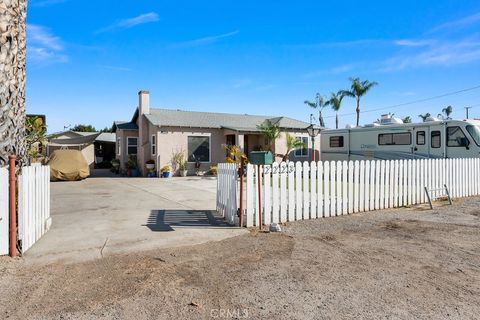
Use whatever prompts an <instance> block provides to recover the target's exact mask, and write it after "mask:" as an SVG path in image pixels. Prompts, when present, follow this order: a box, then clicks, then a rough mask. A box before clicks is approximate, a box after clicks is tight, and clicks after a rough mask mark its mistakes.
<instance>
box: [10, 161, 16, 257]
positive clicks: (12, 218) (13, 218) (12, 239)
mask: <svg viewBox="0 0 480 320" xmlns="http://www.w3.org/2000/svg"><path fill="white" fill-rule="evenodd" d="M16 160H17V157H16V156H14V155H13V156H9V157H8V161H9V168H8V170H9V183H10V188H9V194H10V247H9V248H10V249H9V254H10V257H15V256H16V255H17V201H16V191H17V187H16V177H15V161H16Z"/></svg>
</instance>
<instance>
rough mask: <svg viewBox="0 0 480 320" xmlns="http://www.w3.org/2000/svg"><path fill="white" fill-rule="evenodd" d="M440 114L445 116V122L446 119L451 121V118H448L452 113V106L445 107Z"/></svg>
mask: <svg viewBox="0 0 480 320" xmlns="http://www.w3.org/2000/svg"><path fill="white" fill-rule="evenodd" d="M442 112H443V113H444V114H445V116H446V117H447V120H448V119H451V118H450V115H451V114H452V112H453V108H452V106H448V107H445V108H443V109H442Z"/></svg>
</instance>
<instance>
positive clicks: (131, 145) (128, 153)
mask: <svg viewBox="0 0 480 320" xmlns="http://www.w3.org/2000/svg"><path fill="white" fill-rule="evenodd" d="M128 139H136V140H137V145H133V144H128ZM128 147H137V153H130V152H128ZM137 154H138V137H131V136H130V137H127V155H135V156H136V155H137Z"/></svg>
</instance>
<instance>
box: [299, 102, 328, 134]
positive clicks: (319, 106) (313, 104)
mask: <svg viewBox="0 0 480 320" xmlns="http://www.w3.org/2000/svg"><path fill="white" fill-rule="evenodd" d="M303 103H305V104H306V105H307V106H309V107H311V108H313V109H318V122H319V123H320V127H322V128H323V127H325V122H324V121H323V114H322V110H323V108H325V99H324V98H323V96H322V95H321V94H320V93H317V94H316V95H315V102H312V101H309V100H305V101H304V102H303Z"/></svg>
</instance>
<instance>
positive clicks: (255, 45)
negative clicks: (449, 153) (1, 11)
mask: <svg viewBox="0 0 480 320" xmlns="http://www.w3.org/2000/svg"><path fill="white" fill-rule="evenodd" d="M460 3H461V4H460ZM27 23H28V27H27V38H28V40H27V46H28V49H27V93H26V94H27V112H28V113H40V114H46V115H47V121H48V124H49V131H50V132H54V131H58V130H62V129H63V126H64V125H74V124H77V123H86V124H93V125H94V126H95V127H97V128H103V127H105V126H110V125H111V123H112V122H113V120H129V119H130V118H131V116H132V114H133V111H134V108H135V107H136V105H137V92H138V91H139V90H143V89H144V90H149V91H150V93H151V104H152V106H153V107H162V108H180V109H184V110H197V111H213V112H232V113H249V114H269V115H270V114H271V115H285V116H290V117H293V118H297V119H301V120H304V121H309V116H310V113H312V111H313V110H312V109H310V108H309V107H307V106H305V105H304V103H303V101H304V100H305V99H313V98H314V96H315V93H316V92H320V93H321V94H324V95H329V94H330V92H332V91H337V90H339V89H346V88H348V86H349V83H348V78H349V77H351V76H355V77H357V76H358V77H360V78H362V79H368V80H372V81H377V82H378V83H379V86H378V87H375V88H374V89H372V91H371V92H370V93H369V94H368V95H367V96H366V97H365V98H364V99H363V101H362V111H365V112H363V113H362V116H361V123H368V122H372V121H373V120H375V119H376V118H378V117H379V115H380V114H381V113H383V112H386V113H388V112H393V113H395V115H396V116H401V117H403V116H408V115H410V116H412V117H413V118H414V119H415V120H417V119H418V117H417V115H418V114H419V113H424V112H430V113H432V114H435V115H436V114H437V113H439V112H440V111H441V109H442V108H443V107H444V106H446V105H449V104H451V105H452V106H453V107H454V114H453V115H454V117H455V118H463V117H464V115H465V110H464V107H466V106H473V108H472V109H471V110H470V111H471V115H472V116H476V117H480V89H475V90H470V91H467V92H463V93H461V94H456V95H450V96H446V97H443V98H439V99H434V100H429V101H425V102H422V103H417V104H410V105H406V106H402V107H394V108H390V109H385V111H374V112H366V111H368V110H372V109H378V108H383V107H388V106H393V105H397V104H401V103H404V102H410V101H415V100H420V99H423V98H429V97H433V96H438V95H442V94H445V93H449V92H454V91H458V90H462V89H465V88H471V87H475V86H479V85H480V2H479V1H478V0H474V1H469V0H463V1H456V0H449V1H447V0H437V1H435V2H432V1H427V0H423V1H421V0H416V1H410V0H406V1H400V2H399V1H397V2H395V3H392V2H391V1H370V2H363V3H362V4H361V7H359V6H358V2H357V1H355V2H354V1H296V2H291V1H250V0H246V1H225V0H224V1H208V2H207V1H151V0H150V1H142V0H137V1H118V0H117V1H111V0H104V1H80V0H30V1H29V8H28V14H27ZM354 111H355V102H354V100H353V99H345V100H344V103H343V105H342V110H341V112H340V114H341V115H342V116H341V126H342V127H343V126H345V125H346V124H347V123H354V122H355V117H354V116H353V115H351V114H352V112H354ZM313 112H314V111H313ZM325 116H326V122H327V125H328V126H330V127H333V126H334V123H335V119H334V113H333V112H332V111H331V110H329V109H326V110H325Z"/></svg>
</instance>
